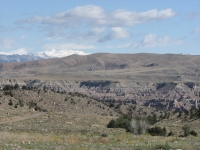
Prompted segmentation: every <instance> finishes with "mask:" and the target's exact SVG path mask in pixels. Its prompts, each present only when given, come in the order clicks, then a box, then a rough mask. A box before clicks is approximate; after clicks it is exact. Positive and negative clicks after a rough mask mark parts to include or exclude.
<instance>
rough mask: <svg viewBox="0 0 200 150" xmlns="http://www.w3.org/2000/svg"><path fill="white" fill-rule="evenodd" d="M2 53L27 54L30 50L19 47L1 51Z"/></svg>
mask: <svg viewBox="0 0 200 150" xmlns="http://www.w3.org/2000/svg"><path fill="white" fill-rule="evenodd" d="M0 54H4V55H12V54H18V55H26V54H28V50H27V48H19V49H16V50H12V51H7V52H0Z"/></svg>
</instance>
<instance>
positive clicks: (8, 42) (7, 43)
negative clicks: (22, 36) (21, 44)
mask: <svg viewBox="0 0 200 150" xmlns="http://www.w3.org/2000/svg"><path fill="white" fill-rule="evenodd" d="M13 43H14V40H13V39H10V38H4V39H2V40H0V50H5V49H10V48H12V44H13Z"/></svg>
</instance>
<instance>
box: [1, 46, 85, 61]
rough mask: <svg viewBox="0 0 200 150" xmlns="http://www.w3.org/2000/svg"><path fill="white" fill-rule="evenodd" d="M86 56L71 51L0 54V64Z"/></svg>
mask: <svg viewBox="0 0 200 150" xmlns="http://www.w3.org/2000/svg"><path fill="white" fill-rule="evenodd" d="M73 54H77V55H88V54H87V53H84V52H82V51H73V50H59V51H57V50H54V49H52V50H47V51H44V52H38V53H35V54H33V53H28V54H5V53H2V52H0V62H25V61H32V60H40V59H48V58H60V57H66V56H69V55H73Z"/></svg>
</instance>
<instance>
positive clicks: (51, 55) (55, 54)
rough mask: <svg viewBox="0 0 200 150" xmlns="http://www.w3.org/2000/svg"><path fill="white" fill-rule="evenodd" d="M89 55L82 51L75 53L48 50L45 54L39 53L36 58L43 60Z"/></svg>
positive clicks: (72, 51)
mask: <svg viewBox="0 0 200 150" xmlns="http://www.w3.org/2000/svg"><path fill="white" fill-rule="evenodd" d="M74 54H76V55H87V54H86V53H84V52H82V51H74V50H59V51H56V50H55V49H52V50H47V51H44V52H38V53H36V56H39V57H42V58H45V59H47V58H55V57H58V58H60V57H66V56H69V55H74Z"/></svg>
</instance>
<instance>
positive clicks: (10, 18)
mask: <svg viewBox="0 0 200 150" xmlns="http://www.w3.org/2000/svg"><path fill="white" fill-rule="evenodd" d="M52 49H55V50H78V51H83V52H85V53H98V52H103V53H104V52H106V53H161V54H164V53H174V54H180V53H181V54H192V55H200V0H191V1H189V0H0V53H4V54H27V53H37V52H42V51H48V50H52Z"/></svg>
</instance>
